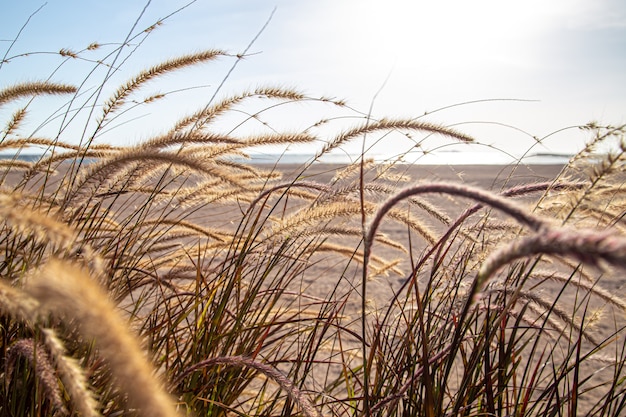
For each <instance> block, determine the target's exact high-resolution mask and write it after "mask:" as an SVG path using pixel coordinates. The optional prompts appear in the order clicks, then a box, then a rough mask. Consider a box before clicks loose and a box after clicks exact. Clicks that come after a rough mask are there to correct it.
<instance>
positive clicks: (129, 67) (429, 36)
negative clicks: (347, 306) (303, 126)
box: [0, 0, 626, 153]
mask: <svg viewBox="0 0 626 417" xmlns="http://www.w3.org/2000/svg"><path fill="white" fill-rule="evenodd" d="M0 1H2V12H3V25H2V27H0V40H2V41H1V42H0V52H2V53H3V52H4V51H5V50H6V48H8V46H9V44H10V42H8V41H9V40H11V39H13V38H14V37H15V36H16V34H17V32H18V31H19V29H20V27H21V26H22V25H23V24H24V22H25V21H26V19H27V18H28V16H29V15H30V14H31V13H33V12H34V11H35V10H37V9H38V8H39V7H40V6H42V5H43V4H44V3H43V2H41V1H31V0H22V1H19V2H18V1H7V0H0ZM145 4H146V2H145V1H135V0H132V1H122V0H112V1H107V2H102V1H91V0H88V1H78V0H66V1H60V0H49V1H48V2H47V3H45V5H44V7H43V8H42V9H41V10H40V11H39V12H38V13H37V14H36V15H35V16H33V18H32V19H31V22H30V23H29V25H27V27H26V28H25V29H24V31H23V33H22V34H21V35H20V38H19V39H18V41H17V42H16V44H15V45H14V47H13V49H12V51H11V53H10V54H9V55H15V54H18V53H22V52H33V51H58V50H59V49H60V48H70V49H74V50H80V49H82V48H84V47H86V46H87V45H88V44H89V43H91V42H93V41H98V42H100V43H103V44H104V43H119V42H121V41H122V40H123V39H124V37H125V35H126V34H127V33H128V31H129V30H130V28H131V27H132V25H133V23H134V22H135V20H136V18H137V16H139V14H140V13H141V10H142V9H143V8H144V6H145ZM185 4H187V2H186V1H176V0H175V1H172V0H167V1H166V0H153V1H152V2H151V3H150V5H149V6H148V8H147V10H146V12H145V14H144V16H143V17H142V19H141V21H140V22H139V25H138V28H145V27H147V26H149V25H150V24H151V23H153V22H155V21H156V20H157V19H159V18H160V17H164V16H166V15H167V14H169V13H170V12H172V11H174V10H176V9H177V8H179V7H181V6H183V5H185ZM274 8H276V12H275V14H274V16H273V19H272V20H271V22H270V23H269V26H268V27H267V29H266V30H265V31H264V32H263V33H262V35H261V36H260V38H259V39H258V40H257V42H256V43H255V44H254V45H253V47H252V49H251V52H253V53H254V55H252V56H250V57H248V58H247V59H246V60H245V61H243V62H241V63H240V64H239V65H238V67H237V69H236V70H235V72H234V73H233V75H232V76H231V78H230V79H229V81H228V82H227V84H226V85H225V86H224V87H223V90H222V93H223V94H228V93H234V92H237V91H239V90H241V89H244V88H249V87H254V86H256V85H267V84H272V85H283V86H289V87H292V86H293V87H296V88H298V89H300V90H303V91H305V92H307V93H309V94H311V95H323V96H331V97H339V98H344V99H346V100H347V101H348V103H349V104H350V105H351V106H352V107H354V108H356V109H358V110H360V111H364V112H367V111H368V109H369V108H370V105H371V104H372V101H373V99H374V97H376V99H375V101H374V102H373V115H374V116H376V117H382V116H403V117H415V116H420V115H423V114H424V113H425V112H428V111H432V110H435V109H438V108H440V107H444V106H449V105H453V104H456V103H463V102H468V101H475V100H483V99H519V100H532V101H508V100H503V101H488V102H483V103H477V104H467V105H463V106H457V107H453V108H450V109H447V110H444V111H441V112H436V113H434V114H432V115H429V116H428V117H427V120H431V121H435V122H439V123H443V124H447V125H455V126H457V127H458V128H459V129H461V130H464V131H466V132H468V133H471V134H473V135H475V136H476V137H477V138H478V139H479V140H481V141H482V142H484V143H488V144H492V145H494V146H497V147H499V148H502V149H505V150H507V151H510V152H513V153H521V152H523V151H525V150H526V149H528V148H529V147H530V146H532V143H533V139H532V138H531V137H529V136H528V135H525V134H522V133H520V132H519V131H518V130H515V129H512V128H507V127H504V126H503V125H511V126H514V127H516V128H518V129H520V130H523V131H525V132H528V133H530V134H531V135H534V136H536V137H539V138H541V137H544V136H547V135H549V134H550V133H551V132H554V131H556V130H559V129H561V128H565V127H568V126H574V125H581V124H584V123H587V122H589V121H592V120H595V121H599V122H600V123H606V124H623V123H626V3H625V2H624V1H623V0H597V1H586V0H551V1H549V2H546V1H541V0H527V1H524V2H503V1H496V0H490V1H486V0H477V1H473V2H467V1H461V0H454V1H453V0H442V1H408V0H377V1H375V0H317V1H295V0H291V1H290V0H273V1H269V0H233V1H207V0H198V1H196V2H195V3H194V4H192V5H190V6H189V7H188V8H186V9H184V10H182V11H181V12H180V13H178V14H176V15H174V16H172V17H171V18H169V19H168V20H167V21H166V23H165V25H163V26H162V27H160V28H158V30H156V31H154V32H153V33H152V34H151V35H150V36H149V37H148V38H147V39H146V41H145V42H144V43H143V44H142V45H141V47H140V48H139V50H138V52H137V53H136V54H135V55H133V56H132V59H130V60H129V61H127V62H126V63H125V64H124V68H123V69H124V71H123V74H120V78H119V81H120V82H121V81H124V80H125V79H127V78H129V77H130V76H131V75H132V74H134V73H135V72H136V71H137V70H139V69H142V68H145V67H146V66H147V65H150V64H155V63H158V62H159V61H161V60H164V59H167V58H171V57H174V56H176V55H178V54H182V53H186V52H190V51H197V50H200V49H207V48H214V47H216V48H221V49H226V50H228V51H231V52H234V53H237V52H240V51H242V50H243V49H244V48H245V46H246V45H247V44H248V43H249V42H250V40H251V39H252V38H253V37H254V36H255V35H256V33H257V32H258V31H259V29H260V28H261V27H262V26H263V24H264V23H265V21H266V20H267V18H268V17H269V15H270V13H271V12H272V10H273V9H274ZM85 56H87V55H85ZM94 56H95V55H94ZM59 62H60V61H59V57H58V56H52V55H32V56H29V57H27V58H19V59H15V60H12V61H11V62H10V63H9V64H6V65H4V66H3V67H2V68H1V69H0V85H6V84H9V83H11V82H16V81H25V80H32V79H41V78H46V77H47V76H48V75H50V73H51V71H52V69H53V68H54V67H55V65H57V64H58V63H59ZM232 62H233V61H232V60H223V61H220V62H218V63H216V64H209V65H204V66H202V67H201V68H199V69H196V70H193V71H189V72H186V73H185V74H184V75H183V76H181V77H179V78H180V79H177V78H176V77H177V76H176V75H172V76H168V77H167V79H166V83H172V84H171V86H170V85H169V84H166V86H165V88H166V89H167V88H171V89H176V88H184V87H185V86H193V85H196V86H205V85H206V86H207V87H205V88H201V89H198V90H196V91H195V94H197V95H196V96H195V97H194V98H193V99H192V98H190V97H187V96H184V97H183V94H182V93H181V94H180V95H173V96H172V97H171V98H170V102H169V104H170V107H169V110H167V112H168V113H167V115H168V116H171V117H172V120H175V119H176V116H181V115H182V114H183V113H185V112H190V111H193V110H195V109H197V108H199V107H201V105H202V104H203V100H206V97H210V96H211V94H212V92H213V90H212V89H214V88H215V87H216V85H217V84H219V82H220V81H221V79H222V78H223V77H224V75H225V73H226V71H227V70H228V68H229V67H230V66H231V65H232ZM90 68H92V66H90V65H87V64H84V63H83V64H75V65H71V66H70V65H67V66H63V67H62V69H61V70H59V72H57V73H55V75H54V76H53V77H52V78H53V79H55V80H58V81H65V82H73V83H76V82H77V80H81V79H82V78H81V77H84V74H85V73H86V72H87V71H88V70H89V69H90ZM81 71H82V72H81ZM94 82H95V81H94ZM114 86H115V84H113V85H112V86H111V88H113V87H114ZM157 87H158V84H157V85H155V89H157V90H158V88H157ZM379 90H380V91H379ZM147 92H150V91H149V90H148V91H147ZM377 92H379V93H378V94H377ZM190 94H191V93H190ZM177 100H179V101H177ZM172 104H173V108H175V109H176V111H178V112H180V114H172V112H173V110H172ZM142 111H143V112H144V113H147V114H144V113H141V111H140V112H139V113H138V115H137V117H139V120H138V121H135V122H134V125H135V126H139V127H140V128H139V129H138V132H134V133H133V132H132V131H130V130H127V131H126V133H125V134H124V135H122V134H120V133H118V134H117V135H116V136H115V137H113V139H112V141H114V142H115V141H125V142H128V141H136V140H141V138H142V135H144V136H145V135H146V131H148V134H149V133H157V132H158V131H159V129H160V126H159V124H158V123H157V121H160V120H163V119H164V117H165V116H164V115H163V114H162V113H161V112H162V111H165V110H154V114H156V115H157V117H156V119H157V121H154V120H152V121H149V120H150V115H151V113H152V111H151V110H142ZM296 111H297V110H286V117H287V118H290V119H295V118H297V117H298V116H297V115H296V114H295V113H292V112H296ZM301 111H302V109H301ZM305 111H308V110H305ZM487 122H488V123H487ZM142 123H146V124H147V125H146V126H143V125H142ZM166 126H169V125H166ZM142 132H143V133H142ZM122 136H123V137H122ZM586 138H587V136H586V135H585V134H584V133H581V132H579V131H578V130H576V129H572V130H566V131H564V132H561V133H559V134H556V135H553V136H551V137H549V138H548V139H546V140H545V142H544V145H545V147H542V148H536V151H541V152H544V151H553V152H573V151H575V150H577V149H579V148H580V147H581V146H582V144H583V142H584V140H585V139H586ZM388 146H391V147H392V148H394V147H395V146H397V147H398V149H397V150H396V149H391V151H390V152H391V153H394V152H401V149H400V148H401V147H402V146H404V145H402V144H401V143H399V142H398V143H397V145H396V144H395V142H393V141H391V142H390V143H389V144H388ZM355 149H356V148H355ZM387 151H389V149H387Z"/></svg>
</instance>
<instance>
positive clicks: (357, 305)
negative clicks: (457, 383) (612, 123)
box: [7, 164, 626, 410]
mask: <svg viewBox="0 0 626 417" xmlns="http://www.w3.org/2000/svg"><path fill="white" fill-rule="evenodd" d="M264 168H266V169H272V168H273V167H271V166H266V167H264ZM337 168H340V167H338V166H336V165H329V164H316V165H313V166H312V167H310V168H309V169H308V170H307V171H306V173H305V179H306V180H310V181H316V182H319V183H322V184H327V183H328V182H329V181H330V180H331V179H332V178H333V176H334V175H335V172H336V170H337ZM278 169H279V170H280V171H282V172H283V173H284V178H285V180H289V179H293V178H301V176H302V172H301V171H300V167H299V166H297V165H280V166H279V167H278ZM561 170H562V166H560V165H533V166H519V167H515V168H512V167H509V166H506V167H505V166H497V165H454V166H428V165H425V166H399V167H397V169H396V172H397V173H404V172H406V174H407V175H408V176H410V178H412V179H413V180H411V181H409V182H406V183H404V186H408V185H411V184H412V183H416V182H424V181H445V182H456V183H464V184H468V185H472V186H477V187H480V188H482V189H486V190H491V191H494V192H499V191H501V190H503V189H505V188H508V187H512V186H515V185H518V184H528V183H536V182H544V181H550V180H553V179H554V178H555V177H556V176H557V175H558V174H559V172H560V171H561ZM12 181H15V178H9V179H8V180H7V183H11V182H12ZM425 199H426V200H428V201H429V202H430V203H431V204H433V205H435V206H436V207H437V208H439V209H441V210H442V211H443V212H444V213H445V214H446V215H448V216H449V217H450V218H451V219H455V218H456V216H458V214H459V213H461V212H462V211H463V210H464V209H465V208H467V207H468V206H469V205H471V203H472V202H471V201H469V200H465V199H459V198H448V197H445V196H441V195H429V196H427V197H425ZM237 213H238V209H237V208H236V207H232V206H231V207H229V206H218V207H205V208H204V209H202V210H199V211H198V212H197V213H195V214H194V215H193V216H191V217H190V218H189V220H193V221H198V222H199V224H203V223H204V222H205V221H206V222H207V223H208V224H213V225H216V226H227V225H228V224H229V222H230V224H231V225H232V224H235V223H234V222H232V221H233V219H232V215H233V214H234V215H235V216H236V214H237ZM239 213H240V211H239ZM424 217H425V222H426V223H427V224H428V225H429V226H430V227H432V229H433V230H434V231H435V232H436V233H438V235H440V234H441V233H443V232H444V231H445V230H446V226H445V225H443V224H442V223H440V222H438V221H435V220H434V219H432V218H430V216H428V215H426V214H424ZM381 232H382V233H384V234H385V235H386V236H388V237H389V238H391V239H394V240H396V241H399V242H401V243H403V244H405V245H407V246H409V245H410V246H411V248H412V250H411V254H412V257H413V258H414V260H415V259H418V258H419V257H420V256H421V254H423V253H424V252H423V251H424V250H427V249H428V248H429V245H427V244H426V242H424V241H423V240H421V239H419V237H416V236H415V235H414V234H409V233H407V228H406V227H403V226H402V225H398V224H397V223H394V222H387V221H386V222H384V223H383V225H382V229H381ZM409 236H411V238H410V240H409ZM344 243H345V244H346V245H347V246H350V245H355V244H356V245H358V240H357V241H354V240H351V241H348V242H344ZM353 247H355V246H353ZM374 255H377V256H380V257H383V258H386V259H396V258H399V259H400V263H399V264H398V268H399V269H401V270H402V272H401V273H398V274H394V273H391V274H389V275H388V276H381V277H379V278H377V279H375V280H372V282H371V283H370V284H368V309H369V311H370V312H375V311H383V310H384V309H385V308H386V306H388V305H389V303H390V302H391V300H392V299H393V297H394V294H396V293H397V291H400V290H401V289H402V288H403V287H402V286H403V284H404V283H405V282H406V280H407V279H408V271H409V270H410V258H411V256H408V255H407V254H403V253H401V252H399V251H397V250H393V249H389V248H386V247H384V246H383V245H379V244H376V245H375V247H374ZM328 259H333V260H332V261H329V260H328ZM346 259H347V258H343V259H342V258H340V259H339V260H337V257H329V258H325V257H319V258H314V259H313V260H312V263H311V264H310V265H308V266H307V268H306V270H305V272H304V273H303V274H302V276H301V278H300V279H299V280H297V282H295V284H294V285H295V288H293V290H294V292H295V293H304V294H306V295H307V296H310V297H313V298H310V299H307V300H309V301H304V302H305V303H307V302H310V300H314V299H315V298H319V299H325V300H335V301H338V300H345V301H346V305H345V308H343V309H342V313H343V314H345V315H347V316H352V317H353V318H354V319H355V321H354V323H353V325H354V326H355V328H354V330H355V331H357V332H358V331H359V330H358V320H357V319H358V317H359V315H360V311H361V302H360V281H361V275H360V274H361V270H362V269H361V266H360V265H355V264H354V263H352V265H351V266H350V267H347V268H346ZM557 269H558V270H561V271H566V272H567V268H563V267H562V266H557ZM594 273H595V271H594ZM600 285H602V287H603V288H605V289H606V290H607V291H609V292H610V293H611V294H613V295H617V296H624V295H626V291H625V289H624V288H625V280H624V279H623V274H621V273H619V272H618V273H614V274H606V276H603V279H602V281H601V284H600ZM560 288H561V286H560V285H558V284H550V283H542V285H540V286H537V287H535V288H533V291H535V292H537V294H541V296H542V297H544V298H546V299H548V300H550V299H554V297H556V296H557V295H558V296H559V297H561V299H562V301H563V303H564V305H573V304H574V303H575V302H576V300H577V299H579V298H580V297H581V293H580V292H579V291H576V290H575V289H574V290H572V291H568V292H565V293H564V294H559V290H560ZM313 304H315V303H313ZM605 307H606V303H604V302H602V300H596V299H594V301H593V303H592V305H591V308H593V309H596V310H598V311H599V310H601V309H602V311H603V312H604V315H603V316H602V317H601V319H600V320H599V321H598V322H597V323H596V327H595V329H594V335H595V336H596V337H597V338H598V339H599V340H603V339H604V338H608V337H610V335H611V334H612V332H614V331H615V328H616V326H617V327H619V326H622V325H624V314H623V313H621V314H619V313H617V314H616V313H615V311H614V310H611V309H607V308H605ZM345 343H346V344H347V345H349V341H345ZM584 371H588V372H595V371H597V369H587V368H586V369H585V370H584ZM608 372H610V369H609V371H608ZM581 400H582V401H583V402H582V408H581V410H582V409H584V404H585V403H584V401H585V398H584V396H583V397H581ZM590 400H591V399H590Z"/></svg>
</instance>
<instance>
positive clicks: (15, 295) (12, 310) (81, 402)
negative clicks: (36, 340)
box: [0, 280, 99, 417]
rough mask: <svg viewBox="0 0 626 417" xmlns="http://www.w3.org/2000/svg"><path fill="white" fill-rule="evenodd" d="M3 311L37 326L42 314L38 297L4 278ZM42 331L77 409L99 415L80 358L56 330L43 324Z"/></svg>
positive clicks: (0, 304) (0, 301) (1, 291)
mask: <svg viewBox="0 0 626 417" xmlns="http://www.w3.org/2000/svg"><path fill="white" fill-rule="evenodd" d="M0 311H2V312H3V313H4V314H7V315H9V316H10V317H14V318H15V319H16V320H19V321H23V322H27V323H29V326H36V323H38V322H39V320H38V319H39V316H40V314H41V308H40V303H39V302H38V301H37V300H36V299H35V298H33V297H32V296H31V295H29V294H28V293H26V292H24V291H22V290H20V289H18V288H15V287H13V286H11V285H9V284H7V283H5V281H4V280H0ZM39 331H40V334H41V335H42V341H43V344H44V345H45V346H46V348H47V349H48V351H49V353H50V357H51V361H52V362H53V363H54V365H55V369H56V372H57V374H58V376H59V378H60V379H61V381H62V382H63V386H64V387H65V389H66V391H67V392H68V394H69V396H70V400H71V402H72V404H73V405H74V407H75V408H76V410H78V411H79V412H80V413H81V415H82V416H85V417H96V416H99V413H98V411H97V403H96V401H95V399H94V397H93V394H92V393H91V391H90V390H89V388H88V383H87V378H86V376H85V374H84V372H83V370H82V369H81V368H80V366H79V365H78V363H77V361H76V360H75V359H74V358H72V357H69V356H67V355H66V354H65V348H64V346H63V343H62V342H61V341H60V340H59V339H58V337H57V336H56V334H55V332H54V330H52V329H45V328H40V329H39Z"/></svg>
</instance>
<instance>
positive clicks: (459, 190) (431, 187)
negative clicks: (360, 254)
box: [365, 183, 546, 251]
mask: <svg viewBox="0 0 626 417" xmlns="http://www.w3.org/2000/svg"><path fill="white" fill-rule="evenodd" d="M425 193H443V194H450V195H456V196H460V197H465V198H469V199H473V200H477V201H479V202H481V203H482V204H486V205H489V206H490V207H493V208H496V209H498V210H500V211H503V212H504V213H506V214H508V215H510V216H511V217H513V218H514V219H515V220H517V221H518V222H519V223H521V224H525V225H527V226H529V227H530V228H531V229H532V230H540V229H542V228H543V227H544V226H545V225H546V222H545V221H544V220H543V219H541V218H539V217H537V216H535V215H533V214H530V213H528V212H526V211H525V210H523V209H522V208H521V207H518V206H517V205H515V204H513V203H512V202H510V201H508V200H507V199H505V198H503V197H500V196H498V195H496V194H493V193H491V192H488V191H484V190H482V189H480V188H476V187H470V186H467V185H462V184H454V183H426V184H420V185H415V186H413V187H409V188H406V189H404V190H402V191H400V192H398V193H397V194H396V195H394V196H393V197H391V198H390V199H388V200H387V201H386V202H385V203H384V204H383V205H382V206H381V207H380V208H379V209H378V211H377V212H376V215H375V217H374V218H373V219H372V221H371V222H370V226H369V228H368V232H367V234H366V236H365V238H366V239H365V247H366V250H367V251H370V250H371V248H370V247H371V244H372V242H373V237H374V235H375V234H376V232H377V230H378V228H379V226H380V222H381V221H382V219H383V217H385V215H387V214H388V213H389V212H390V211H391V210H392V209H393V207H394V206H395V205H396V204H398V203H399V202H400V201H402V200H404V199H407V198H409V197H412V196H414V195H418V194H425Z"/></svg>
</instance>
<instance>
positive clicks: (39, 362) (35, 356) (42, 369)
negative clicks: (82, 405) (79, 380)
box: [5, 339, 68, 415]
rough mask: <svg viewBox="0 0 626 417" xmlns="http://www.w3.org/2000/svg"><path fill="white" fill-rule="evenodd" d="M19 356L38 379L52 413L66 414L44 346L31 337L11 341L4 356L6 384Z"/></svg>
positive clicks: (10, 377)
mask: <svg viewBox="0 0 626 417" xmlns="http://www.w3.org/2000/svg"><path fill="white" fill-rule="evenodd" d="M18 357H19V358H23V359H25V360H26V362H27V363H28V364H29V365H30V366H31V367H32V368H33V371H34V372H35V375H36V376H37V379H38V381H39V386H40V387H42V388H43V394H44V397H45V398H46V399H47V400H48V401H49V402H50V405H51V406H52V414H55V413H59V414H61V415H67V414H68V411H67V408H66V407H65V404H64V403H63V398H62V396H61V390H60V389H59V383H58V380H57V377H56V373H55V370H54V367H53V365H52V360H51V359H50V355H49V354H48V352H46V349H45V347H44V346H43V345H42V344H40V343H36V342H35V341H34V340H33V339H21V340H18V341H17V342H15V343H13V344H12V345H11V346H10V347H9V349H8V351H7V356H6V361H7V362H6V364H5V367H6V368H5V376H6V377H7V379H8V383H7V386H10V385H11V379H12V376H13V371H14V368H15V364H16V362H17V360H18Z"/></svg>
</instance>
